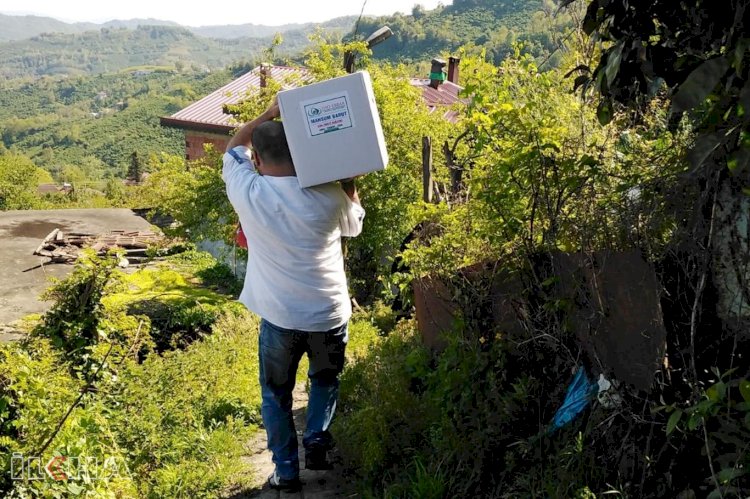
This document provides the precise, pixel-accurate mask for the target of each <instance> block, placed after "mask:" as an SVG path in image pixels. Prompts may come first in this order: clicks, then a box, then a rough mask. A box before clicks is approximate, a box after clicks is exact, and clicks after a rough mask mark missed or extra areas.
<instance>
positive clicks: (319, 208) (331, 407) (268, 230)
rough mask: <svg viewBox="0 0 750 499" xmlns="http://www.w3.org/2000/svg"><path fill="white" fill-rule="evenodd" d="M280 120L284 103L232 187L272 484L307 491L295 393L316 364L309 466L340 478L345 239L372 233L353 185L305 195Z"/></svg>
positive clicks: (237, 153)
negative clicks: (336, 449)
mask: <svg viewBox="0 0 750 499" xmlns="http://www.w3.org/2000/svg"><path fill="white" fill-rule="evenodd" d="M278 117H279V107H278V104H277V102H276V100H274V102H273V104H272V105H271V106H270V107H269V108H268V109H267V110H266V111H265V112H264V113H263V114H261V115H260V116H259V117H258V118H256V119H254V120H253V121H251V122H250V123H247V124H246V125H244V126H243V127H242V128H241V129H240V130H239V131H238V132H237V133H236V135H235V136H234V137H233V138H232V140H231V141H230V142H229V145H228V146H227V151H226V154H225V155H224V168H223V173H222V177H223V179H224V182H225V183H226V187H227V195H228V197H229V200H230V201H231V203H232V206H233V207H234V209H235V211H236V212H237V214H238V215H239V218H240V223H241V225H242V228H243V230H244V232H245V236H246V237H247V242H248V246H249V248H250V250H249V255H248V264H247V274H246V276H245V285H244V288H243V290H242V293H241V295H240V301H241V302H242V303H244V304H245V306H247V308H248V309H250V310H251V311H253V312H255V313H256V314H258V315H259V316H260V317H261V323H260V339H259V359H260V385H261V391H262V395H263V404H262V407H261V413H262V416H263V424H264V425H265V427H266V433H267V435H268V448H269V449H270V450H271V452H272V453H273V461H274V463H275V465H276V469H275V471H274V473H273V474H272V475H271V476H270V477H269V478H268V483H269V485H270V486H271V487H273V488H275V489H283V490H290V491H293V490H297V489H299V487H300V486H301V483H300V480H299V460H298V455H297V434H296V431H295V428H294V420H293V418H292V390H293V388H294V384H295V377H296V373H297V366H298V365H299V361H300V358H301V357H302V354H304V353H307V355H308V358H309V361H310V370H309V371H308V376H309V378H310V397H309V402H308V406H307V429H306V430H305V434H304V437H303V441H302V443H303V445H304V447H305V464H306V468H307V469H329V468H330V464H329V462H328V459H327V453H328V451H329V450H330V448H331V446H332V439H331V435H330V433H329V431H328V429H329V427H330V424H331V421H332V419H333V415H334V412H335V410H336V400H337V397H338V385H339V381H338V376H339V374H340V372H341V370H342V368H343V365H344V350H345V348H346V343H347V340H348V329H347V326H348V321H349V318H350V316H351V300H350V298H349V291H348V288H347V282H346V275H345V273H344V259H343V255H342V251H341V237H355V236H357V235H358V234H359V233H360V232H361V231H362V220H363V219H364V215H365V211H364V209H363V208H362V207H361V206H360V204H359V197H358V195H357V190H356V187H355V185H354V182H353V181H351V182H342V183H341V184H337V183H328V184H323V185H319V186H315V187H311V188H306V189H303V188H301V187H300V186H299V182H298V181H297V177H296V173H295V169H294V164H293V162H292V158H291V155H290V153H289V146H288V144H287V140H286V136H285V134H284V127H283V125H282V124H281V122H279V121H275V119H276V118H278ZM250 147H252V149H250Z"/></svg>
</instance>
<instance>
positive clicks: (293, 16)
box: [0, 0, 451, 26]
mask: <svg viewBox="0 0 750 499" xmlns="http://www.w3.org/2000/svg"><path fill="white" fill-rule="evenodd" d="M363 2H364V0H222V1H220V2H212V1H210V0H209V1H196V0H188V1H185V0H177V1H176V2H160V1H158V0H156V1H154V0H124V1H123V0H115V1H111V0H67V1H66V0H0V13H3V14H18V15H23V14H33V15H39V16H46V17H54V18H56V19H60V20H62V21H66V22H74V21H89V22H97V23H101V22H104V21H109V20H112V19H133V18H154V19H160V20H166V21H175V22H178V23H180V24H182V25H186V26H207V25H215V24H245V23H253V24H265V25H271V26H276V25H280V24H287V23H304V22H321V21H327V20H328V19H332V18H334V17H340V16H346V15H358V14H359V13H360V11H361V10H362V3H363ZM417 3H419V4H421V5H423V6H424V7H425V8H427V9H433V8H435V7H436V6H437V4H438V3H440V0H367V4H366V5H365V11H364V13H365V15H384V14H393V13H394V12H403V13H410V12H411V9H412V7H413V6H414V5H415V4H417ZM442 3H443V4H445V5H449V4H450V3H451V1H450V0H443V2H442Z"/></svg>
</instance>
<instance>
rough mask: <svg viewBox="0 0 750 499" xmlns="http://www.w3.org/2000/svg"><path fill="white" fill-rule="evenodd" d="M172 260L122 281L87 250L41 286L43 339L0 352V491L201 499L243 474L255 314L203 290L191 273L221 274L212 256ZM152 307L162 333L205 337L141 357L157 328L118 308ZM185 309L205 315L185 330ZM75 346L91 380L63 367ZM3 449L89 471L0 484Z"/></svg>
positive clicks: (255, 389)
mask: <svg viewBox="0 0 750 499" xmlns="http://www.w3.org/2000/svg"><path fill="white" fill-rule="evenodd" d="M170 258H171V259H173V261H174V265H169V266H168V267H162V268H159V269H156V270H154V269H151V270H141V271H138V272H136V273H134V274H132V275H128V276H124V275H119V272H118V271H117V270H116V269H114V268H113V263H112V262H110V261H108V260H100V259H97V258H96V257H93V256H91V255H87V256H86V258H85V259H84V260H83V261H82V262H81V263H80V264H79V265H78V267H77V268H76V269H75V270H74V272H73V273H72V274H71V276H70V277H69V278H68V279H67V280H66V281H62V282H60V283H58V284H56V285H55V286H54V287H53V288H52V290H51V291H50V295H49V296H50V297H53V298H55V299H57V303H56V304H55V305H54V306H53V309H52V310H51V311H50V312H49V313H48V314H47V315H46V316H45V318H44V319H43V323H42V324H40V325H39V328H40V329H41V332H42V333H44V334H36V335H32V336H30V338H29V339H28V340H27V341H25V342H23V343H13V344H8V345H3V346H2V347H1V348H0V386H1V387H2V392H0V393H1V395H0V449H1V450H2V452H1V453H0V455H2V460H1V461H0V466H2V470H3V473H2V479H0V491H1V492H2V493H3V494H4V495H6V496H9V497H36V496H44V497H69V496H70V495H85V496H87V497H112V498H114V497H153V498H160V497H207V498H208V497H216V496H217V495H218V494H219V493H220V491H222V490H224V489H225V488H226V486H227V485H228V484H229V483H230V482H232V483H237V482H238V481H240V482H241V481H242V476H243V475H247V470H246V469H245V468H246V465H244V464H243V462H242V460H241V459H240V456H241V455H242V453H243V445H242V444H243V442H244V441H245V440H247V438H249V436H250V434H251V432H253V431H255V429H256V425H257V424H258V423H259V421H260V417H259V413H260V412H259V411H260V389H259V386H258V382H257V379H258V367H257V363H258V359H257V330H258V321H257V318H256V317H254V316H252V315H250V314H249V313H248V312H247V311H246V310H245V309H244V308H243V307H242V306H241V305H238V304H236V303H234V302H231V297H229V296H225V295H218V294H216V293H214V292H212V291H209V290H207V289H205V288H203V287H202V284H203V282H204V281H203V279H202V278H201V277H199V276H198V274H202V273H203V274H204V275H206V276H207V280H210V279H211V278H218V277H219V276H220V275H225V274H222V272H223V271H221V270H219V269H218V267H217V263H216V261H211V259H210V257H207V256H206V255H204V254H198V253H195V252H192V253H188V254H184V255H179V256H175V257H170ZM168 261H169V259H168ZM175 269H179V271H180V273H178V272H177V271H176V270H175ZM120 283H121V284H120ZM160 300H164V303H165V304H168V305H165V307H166V308H167V309H168V310H169V311H170V313H171V314H172V316H171V323H170V326H171V327H172V328H174V329H175V330H180V331H188V330H192V331H194V330H195V329H198V328H202V329H203V330H204V333H206V334H203V335H194V338H193V339H196V341H193V342H192V343H191V344H189V345H188V344H186V343H182V344H180V345H179V346H181V347H183V348H182V349H179V350H169V351H166V350H165V351H164V352H163V353H162V354H161V355H159V354H156V353H153V352H152V348H151V347H150V345H153V344H154V343H155V342H157V340H158V335H159V334H160V333H161V330H157V327H161V326H162V324H161V323H159V322H158V320H152V319H149V318H148V316H146V315H140V314H139V315H130V313H129V312H130V310H129V309H130V307H131V306H132V305H133V304H134V303H143V302H149V303H155V302H158V301H160ZM196 309H200V310H202V311H209V310H210V311H211V317H210V320H207V319H205V320H204V319H201V321H199V322H200V323H199V324H198V323H196V320H195V315H194V313H190V310H192V311H193V312H195V310H196ZM180 321H182V322H180ZM209 331H210V332H211V334H207V333H208V332H209ZM60 338H64V339H65V340H64V341H62V342H61V341H59V340H60ZM81 343H82V344H83V345H84V346H81V347H78V349H77V350H76V349H73V348H76V345H79V344H81ZM105 350H106V352H105ZM84 351H85V352H88V359H90V360H91V364H92V365H95V366H96V371H95V374H97V376H96V377H94V376H86V374H90V373H91V369H88V370H87V371H86V372H83V371H82V370H81V369H70V367H71V363H73V364H75V363H76V362H78V360H77V359H78V358H80V357H82V356H83V355H84V354H83V353H82V352H84ZM80 374H83V376H82V375H80ZM75 401H78V403H77V404H76V406H75V408H74V409H73V410H72V411H70V414H69V415H68V417H67V419H65V420H64V421H63V417H64V416H65V414H66V413H67V412H68V409H69V408H70V407H73V404H74V402H75ZM58 423H60V428H59V431H56V430H55V429H56V427H57V426H58ZM47 440H50V445H49V447H48V448H44V447H43V443H44V442H46V441H47ZM13 453H21V454H23V455H24V456H26V457H32V456H36V455H38V454H40V453H41V454H42V455H41V456H40V457H41V459H42V461H43V464H46V462H47V461H48V460H49V459H50V458H51V456H54V455H60V456H66V457H68V458H70V459H73V458H77V457H80V458H81V461H83V460H84V459H89V460H92V461H91V462H92V463H95V464H90V465H89V466H88V467H87V468H86V470H87V471H88V472H89V473H90V475H89V476H88V477H85V476H84V475H81V476H75V475H73V476H72V477H71V478H70V479H69V480H68V481H61V482H57V481H52V480H39V481H27V480H21V481H11V480H10V479H9V478H10V474H9V471H10V466H11V455H12V454H13ZM94 460H95V461H94ZM64 469H67V468H64Z"/></svg>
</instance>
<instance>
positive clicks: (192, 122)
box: [161, 66, 310, 132]
mask: <svg viewBox="0 0 750 499" xmlns="http://www.w3.org/2000/svg"><path fill="white" fill-rule="evenodd" d="M268 69H269V70H270V71H269V77H270V78H272V79H273V80H274V81H276V82H279V83H281V84H282V85H285V86H289V87H296V86H299V85H298V84H297V83H295V80H296V81H299V80H300V79H301V80H306V79H310V76H309V74H308V72H307V70H306V69H305V68H291V67H287V66H270V67H269V68H268ZM257 88H260V66H259V67H256V68H255V69H253V70H252V71H249V72H248V73H246V74H244V75H242V76H240V77H239V78H237V79H236V80H234V81H232V82H230V83H228V84H226V85H224V86H223V87H221V88H220V89H218V90H215V91H214V92H211V93H210V94H208V95H207V96H206V97H204V98H202V99H201V100H199V101H197V102H194V103H193V104H190V105H189V106H188V107H186V108H185V109H182V110H180V111H178V112H176V113H174V114H173V115H172V116H169V117H163V118H161V124H162V125H167V126H175V127H178V128H189V129H198V130H209V131H216V132H229V131H231V130H233V129H234V128H235V127H236V126H237V125H238V123H237V121H236V120H235V119H234V117H233V116H232V115H231V114H227V113H225V112H224V106H225V105H227V104H237V103H238V102H241V101H242V100H244V99H245V98H247V95H248V92H249V91H251V89H257Z"/></svg>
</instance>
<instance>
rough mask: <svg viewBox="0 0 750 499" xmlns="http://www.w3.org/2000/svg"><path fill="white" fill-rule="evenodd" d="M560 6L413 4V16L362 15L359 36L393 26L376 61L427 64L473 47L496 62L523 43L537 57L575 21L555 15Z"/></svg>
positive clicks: (541, 1) (517, 0) (528, 1)
mask: <svg viewBox="0 0 750 499" xmlns="http://www.w3.org/2000/svg"><path fill="white" fill-rule="evenodd" d="M556 10H557V1H556V0H454V1H453V4H452V5H449V6H447V7H438V8H436V9H434V10H425V9H424V8H423V7H421V6H420V5H415V6H414V7H413V8H412V11H411V15H402V14H394V15H392V16H382V17H377V18H367V19H363V20H362V22H361V23H360V28H359V34H360V35H362V36H367V35H368V34H370V33H372V32H373V31H375V30H376V29H378V28H379V27H381V26H385V25H387V26H389V27H390V28H391V30H392V31H393V33H394V36H392V37H391V38H389V39H388V40H386V41H385V42H383V43H381V44H379V45H377V46H376V47H375V48H374V54H373V56H374V57H375V58H376V59H387V60H391V61H394V62H398V61H404V62H425V61H426V62H429V60H430V59H431V58H433V57H436V56H439V55H440V54H441V53H443V52H453V51H455V50H456V49H458V48H459V47H461V46H470V47H473V49H474V50H475V51H479V50H481V49H485V50H486V51H487V54H488V56H489V57H491V58H492V59H494V61H495V62H496V63H498V62H500V61H501V60H502V59H503V58H505V57H506V56H507V54H508V53H509V52H510V51H511V50H512V46H513V44H514V43H516V42H519V41H523V42H524V44H525V46H526V48H525V50H526V51H527V52H529V53H532V54H533V55H535V56H538V57H546V56H547V55H549V54H550V53H552V51H553V50H554V49H555V48H556V41H557V40H556V37H558V36H561V35H562V34H563V31H564V30H563V28H565V27H567V26H569V25H571V24H572V23H571V21H570V19H569V18H568V17H567V16H566V15H565V14H562V15H560V16H558V17H554V16H553V13H554V12H555V11H556ZM425 76H426V75H425Z"/></svg>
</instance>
